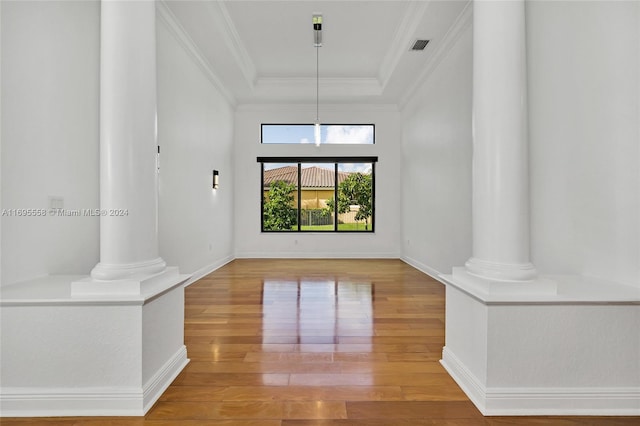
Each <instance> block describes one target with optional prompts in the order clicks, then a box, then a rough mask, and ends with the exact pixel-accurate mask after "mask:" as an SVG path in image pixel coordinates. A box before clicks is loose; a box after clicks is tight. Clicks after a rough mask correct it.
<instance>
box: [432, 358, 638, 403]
mask: <svg viewBox="0 0 640 426" xmlns="http://www.w3.org/2000/svg"><path fill="white" fill-rule="evenodd" d="M440 363H441V364H442V366H443V367H444V368H445V369H446V370H447V372H448V373H449V374H450V375H451V377H453V379H454V380H455V381H456V383H458V385H459V386H460V387H461V388H462V390H463V391H464V392H465V393H466V394H467V396H468V397H469V399H470V400H471V402H473V403H474V404H475V406H476V407H477V408H478V410H480V412H481V413H482V414H483V415H485V416H638V415H640V388H637V387H635V388H634V387H629V388H605V387H590V388H485V387H484V386H483V385H482V384H481V383H480V381H479V380H478V379H477V377H476V376H475V375H473V374H472V373H471V372H470V371H469V370H468V369H467V368H466V367H465V366H464V365H463V364H462V362H460V360H459V359H458V358H457V357H456V356H455V354H453V353H452V352H451V350H449V348H447V347H445V348H444V349H443V350H442V360H441V361H440Z"/></svg>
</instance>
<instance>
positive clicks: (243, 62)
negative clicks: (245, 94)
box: [207, 1, 257, 89]
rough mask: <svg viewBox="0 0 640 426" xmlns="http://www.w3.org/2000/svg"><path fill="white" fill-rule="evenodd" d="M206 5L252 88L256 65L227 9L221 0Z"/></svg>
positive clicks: (255, 76) (255, 77) (254, 80)
mask: <svg viewBox="0 0 640 426" xmlns="http://www.w3.org/2000/svg"><path fill="white" fill-rule="evenodd" d="M207 5H208V7H209V11H210V12H211V14H212V17H213V18H214V20H215V22H216V24H217V29H218V30H219V31H220V32H221V33H222V38H223V39H224V42H225V44H226V45H227V48H228V49H229V51H230V52H231V54H232V55H233V58H234V59H235V61H236V65H237V66H238V68H240V71H241V72H242V75H243V77H244V79H245V81H246V82H247V84H248V85H249V88H251V89H253V87H254V85H255V82H256V79H257V71H256V66H255V64H254V63H253V61H252V60H251V56H250V55H249V52H247V49H246V47H245V45H244V43H243V42H242V39H241V38H240V35H239V34H238V30H237V29H236V26H235V24H234V23H233V19H231V15H229V10H228V9H227V7H226V6H225V5H224V2H221V1H211V2H207Z"/></svg>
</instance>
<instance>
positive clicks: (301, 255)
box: [236, 251, 400, 259]
mask: <svg viewBox="0 0 640 426" xmlns="http://www.w3.org/2000/svg"><path fill="white" fill-rule="evenodd" d="M399 258H400V257H399V256H398V253H357V252H354V253H336V252H313V253H307V252H282V251H280V252H245V253H242V252H240V253H236V259H399Z"/></svg>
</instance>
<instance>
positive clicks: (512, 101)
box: [466, 0, 536, 281]
mask: <svg viewBox="0 0 640 426" xmlns="http://www.w3.org/2000/svg"><path fill="white" fill-rule="evenodd" d="M526 65H527V64H526V44H525V2H524V0H512V1H484V0H479V1H478V0H476V1H474V9H473V200H472V205H473V212H472V214H473V219H472V223H473V256H472V257H471V259H469V260H468V261H467V263H466V269H467V272H469V273H470V274H473V275H477V276H480V277H482V278H487V279H497V280H506V281H522V280H530V279H533V278H535V276H536V270H535V267H534V266H533V265H532V264H531V262H530V261H529V171H528V141H527V139H528V138H527V132H528V128H527V72H526Z"/></svg>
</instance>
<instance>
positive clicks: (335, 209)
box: [333, 163, 339, 232]
mask: <svg viewBox="0 0 640 426" xmlns="http://www.w3.org/2000/svg"><path fill="white" fill-rule="evenodd" d="M333 176H334V178H333V200H334V203H333V232H338V214H339V213H338V163H334V165H333Z"/></svg>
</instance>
